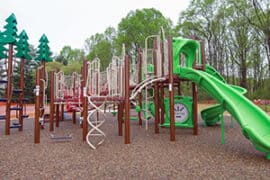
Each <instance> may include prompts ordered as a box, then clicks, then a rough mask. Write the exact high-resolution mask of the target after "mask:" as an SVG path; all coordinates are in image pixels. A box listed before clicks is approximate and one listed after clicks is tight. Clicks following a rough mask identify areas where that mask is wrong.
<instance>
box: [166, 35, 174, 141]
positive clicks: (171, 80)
mask: <svg viewBox="0 0 270 180" xmlns="http://www.w3.org/2000/svg"><path fill="white" fill-rule="evenodd" d="M168 46H169V47H168V51H169V52H168V56H169V57H168V60H169V99H170V140H171V141H175V124H174V122H175V120H174V78H173V50H172V37H171V36H170V37H169V39H168Z"/></svg>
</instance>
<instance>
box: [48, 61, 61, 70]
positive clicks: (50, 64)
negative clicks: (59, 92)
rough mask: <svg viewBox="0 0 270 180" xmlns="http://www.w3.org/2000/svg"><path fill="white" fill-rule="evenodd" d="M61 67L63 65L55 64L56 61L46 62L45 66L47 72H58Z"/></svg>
mask: <svg viewBox="0 0 270 180" xmlns="http://www.w3.org/2000/svg"><path fill="white" fill-rule="evenodd" d="M62 67H63V64H61V63H60V62H57V61H54V62H48V63H47V64H46V70H47V72H50V71H54V72H58V71H60V70H61V69H62Z"/></svg>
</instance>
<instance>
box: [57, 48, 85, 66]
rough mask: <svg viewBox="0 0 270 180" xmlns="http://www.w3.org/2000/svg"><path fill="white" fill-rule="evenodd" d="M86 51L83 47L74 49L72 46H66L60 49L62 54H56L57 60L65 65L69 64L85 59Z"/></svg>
mask: <svg viewBox="0 0 270 180" xmlns="http://www.w3.org/2000/svg"><path fill="white" fill-rule="evenodd" d="M84 54H85V53H84V51H83V50H81V49H72V48H71V46H64V47H63V48H62V50H61V51H60V54H59V55H58V56H56V58H55V61H57V62H60V63H62V64H64V65H68V64H70V63H72V62H75V61H79V62H82V61H83V60H84V56H85V55H84Z"/></svg>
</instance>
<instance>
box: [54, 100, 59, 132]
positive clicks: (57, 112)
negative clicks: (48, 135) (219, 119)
mask: <svg viewBox="0 0 270 180" xmlns="http://www.w3.org/2000/svg"><path fill="white" fill-rule="evenodd" d="M55 117H56V123H55V126H56V127H59V121H60V115H59V104H56V110H55Z"/></svg>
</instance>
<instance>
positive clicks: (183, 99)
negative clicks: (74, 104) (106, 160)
mask: <svg viewBox="0 0 270 180" xmlns="http://www.w3.org/2000/svg"><path fill="white" fill-rule="evenodd" d="M162 34H163V33H162V31H161V33H160V34H159V35H155V36H150V37H148V38H146V43H145V44H146V45H145V47H146V48H145V49H144V50H140V51H139V54H138V60H137V67H138V68H137V69H138V71H136V72H135V71H134V72H135V73H134V72H133V73H134V74H136V75H133V80H130V73H131V71H130V63H129V61H130V60H129V57H128V56H126V55H123V56H122V58H117V57H114V58H113V60H112V62H111V64H110V65H109V67H108V68H107V69H106V72H100V60H99V59H98V58H96V59H94V60H93V61H91V62H87V61H85V62H84V66H83V69H82V81H81V82H82V83H81V89H82V90H81V92H82V93H81V96H80V98H78V99H82V100H81V103H79V104H82V105H81V106H80V107H81V108H82V115H83V122H82V127H83V133H82V134H83V140H84V141H87V142H88V144H89V145H90V147H91V148H93V149H95V148H96V147H97V146H98V145H100V144H101V143H103V142H104V139H105V137H106V133H105V132H103V131H102V130H101V127H102V124H103V123H104V122H105V116H104V113H105V112H108V111H109V110H108V108H109V107H113V108H112V109H113V110H112V111H113V112H116V111H117V112H118V116H117V117H118V134H119V136H122V135H123V126H122V124H123V123H124V130H125V131H124V133H125V134H124V139H125V141H124V142H125V143H126V144H128V143H130V119H131V117H130V108H131V106H133V107H135V108H136V110H137V112H138V121H139V124H140V125H142V124H143V123H142V122H145V127H146V129H147V127H148V123H147V122H148V120H149V119H150V118H151V117H154V119H155V133H159V127H160V126H161V127H162V126H163V127H169V129H170V140H171V141H174V140H175V127H184V128H192V129H193V134H194V135H197V134H198V112H197V111H198V108H197V86H199V87H201V88H202V89H203V90H205V91H206V92H207V93H208V94H209V95H211V96H212V97H213V98H214V99H215V100H216V101H217V102H219V104H217V105H215V106H212V107H209V108H206V109H204V110H203V111H202V112H201V115H202V118H203V120H204V122H205V124H206V125H214V124H216V123H218V122H221V128H222V132H223V133H224V117H223V113H224V111H228V112H229V113H230V114H231V116H232V117H234V119H236V121H237V122H238V123H239V125H240V127H241V128H242V130H243V134H244V136H245V137H246V138H247V139H249V140H250V141H251V142H252V144H253V145H254V146H255V148H256V149H257V150H259V151H262V152H265V153H266V157H267V158H268V159H269V158H270V157H269V151H270V144H269V143H268V137H269V135H268V134H269V126H268V125H267V124H269V122H270V120H269V116H268V115H267V114H266V113H265V112H263V111H262V110H261V109H260V108H258V107H257V106H256V105H254V104H253V103H252V102H250V101H249V100H248V99H246V98H245V97H244V96H243V94H244V93H245V92H246V90H245V89H243V88H241V87H237V86H233V85H229V84H227V83H226V82H225V80H224V78H223V77H222V76H221V75H220V74H219V73H218V72H217V71H216V70H215V69H214V68H213V67H211V66H209V65H207V64H206V63H205V59H204V44H203V42H202V41H201V42H200V41H198V40H194V39H184V38H171V37H169V38H168V40H167V39H165V38H164V36H163V35H162ZM151 38H152V39H153V41H152V42H153V49H149V48H148V46H149V45H148V41H149V39H151ZM134 77H136V78H137V80H134ZM185 81H190V82H191V90H192V97H189V96H183V95H182V92H181V85H182V82H185ZM131 82H132V84H133V85H132V86H131ZM134 83H136V84H134ZM175 90H176V91H175ZM165 92H168V95H166V93H165ZM175 92H177V95H175ZM116 106H117V110H116V108H115V107H116ZM106 109H107V110H106ZM168 111H169V112H168ZM246 114H248V116H246ZM51 117H53V116H51ZM87 123H88V124H87ZM88 128H90V130H89V131H88ZM222 135H223V138H224V134H222ZM96 137H99V138H100V139H99V140H98V141H97V143H95V144H94V143H93V142H92V139H94V138H96ZM223 143H224V140H223Z"/></svg>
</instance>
